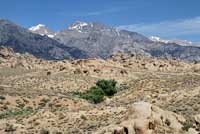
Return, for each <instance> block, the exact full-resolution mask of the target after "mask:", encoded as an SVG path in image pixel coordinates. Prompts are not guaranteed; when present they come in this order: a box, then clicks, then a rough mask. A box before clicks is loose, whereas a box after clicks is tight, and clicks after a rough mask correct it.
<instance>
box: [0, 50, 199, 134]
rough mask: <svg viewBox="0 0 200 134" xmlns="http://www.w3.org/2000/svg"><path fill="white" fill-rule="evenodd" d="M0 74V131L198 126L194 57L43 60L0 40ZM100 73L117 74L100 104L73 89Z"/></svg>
mask: <svg viewBox="0 0 200 134" xmlns="http://www.w3.org/2000/svg"><path fill="white" fill-rule="evenodd" d="M0 76H1V77H0V133H9V132H13V133H16V134H19V133H39V134H44V133H45V134H46V133H52V134H64V133H67V134H68V133H69V134H82V133H88V134H90V133H91V134H93V133H97V134H105V133H107V134H113V133H115V134H124V133H127V131H128V133H136V134H150V133H152V134H155V133H156V134H163V133H165V134H191V133H194V134H198V133H199V132H200V130H199V128H200V126H199V125H200V122H199V118H198V114H199V113H200V100H199V97H200V85H199V83H200V64H199V63H187V62H184V61H179V60H172V59H171V60H167V59H161V58H151V57H143V56H133V55H128V54H122V53H116V54H113V55H112V56H111V58H109V59H106V60H102V59H95V58H94V59H84V60H62V61H46V60H42V59H37V58H36V57H33V56H31V55H30V54H23V55H21V54H15V53H14V52H13V50H12V49H10V48H4V47H2V48H1V49H0ZM99 79H107V80H109V79H114V80H116V81H117V88H118V92H117V94H115V95H114V96H113V97H111V98H108V97H106V98H104V101H103V102H101V103H99V104H92V103H90V102H88V101H86V100H84V99H81V98H79V97H78V96H77V95H75V94H73V92H75V91H79V92H85V91H86V90H88V89H89V88H90V87H91V86H94V85H95V82H96V81H97V80H99ZM131 125H132V126H131ZM195 129H196V130H195Z"/></svg>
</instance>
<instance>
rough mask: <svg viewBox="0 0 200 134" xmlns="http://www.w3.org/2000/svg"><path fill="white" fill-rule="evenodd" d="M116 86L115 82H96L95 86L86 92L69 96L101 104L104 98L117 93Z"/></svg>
mask: <svg viewBox="0 0 200 134" xmlns="http://www.w3.org/2000/svg"><path fill="white" fill-rule="evenodd" d="M116 84H117V82H116V81H115V80H98V81H97V82H96V85H95V86H92V87H91V88H89V89H88V90H87V91H86V92H84V93H80V92H73V93H71V94H73V95H74V96H78V97H80V98H82V99H86V100H88V101H89V102H92V103H95V104H97V103H100V102H102V101H103V100H104V97H105V96H108V97H111V96H113V95H114V94H115V93H117V87H116Z"/></svg>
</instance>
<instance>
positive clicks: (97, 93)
mask: <svg viewBox="0 0 200 134" xmlns="http://www.w3.org/2000/svg"><path fill="white" fill-rule="evenodd" d="M103 97H104V92H103V90H102V89H101V88H99V87H97V86H93V87H91V88H90V89H89V90H88V91H86V92H85V93H83V94H82V95H81V98H83V99H86V100H89V101H90V102H93V103H95V104H96V103H100V102H101V101H103Z"/></svg>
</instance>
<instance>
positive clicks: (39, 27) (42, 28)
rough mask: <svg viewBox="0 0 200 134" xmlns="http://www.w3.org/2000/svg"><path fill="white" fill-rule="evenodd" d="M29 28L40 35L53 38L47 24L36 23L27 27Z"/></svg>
mask: <svg viewBox="0 0 200 134" xmlns="http://www.w3.org/2000/svg"><path fill="white" fill-rule="evenodd" d="M29 30H30V31H31V32H33V33H37V34H40V35H42V36H45V35H46V36H48V37H49V38H54V36H55V33H53V32H51V31H50V30H49V29H48V27H47V26H45V25H43V24H38V25H36V26H33V27H31V28H29Z"/></svg>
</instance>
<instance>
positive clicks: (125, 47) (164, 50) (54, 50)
mask: <svg viewBox="0 0 200 134" xmlns="http://www.w3.org/2000/svg"><path fill="white" fill-rule="evenodd" d="M0 45H3V46H8V47H11V48H13V49H14V51H16V52H19V53H25V52H28V53H31V54H33V55H34V56H36V57H39V58H44V59H58V60H60V59H66V58H74V59H77V58H108V57H110V56H111V55H112V54H113V53H116V52H119V51H120V52H123V53H129V54H132V55H144V56H155V57H166V58H176V59H183V60H190V61H200V47H198V46H192V45H191V46H190V45H181V43H177V42H165V41H158V40H153V39H152V38H148V37H145V36H144V35H141V34H139V33H136V32H130V31H127V30H121V29H118V28H114V27H110V26H107V25H104V24H101V23H96V22H90V23H86V22H80V21H76V22H75V23H73V24H72V25H70V26H69V27H67V28H66V29H63V30H61V31H58V32H52V31H51V30H49V28H48V27H46V26H45V25H42V24H39V25H37V26H33V27H31V28H29V29H25V28H23V27H21V26H18V25H16V24H14V23H12V22H10V21H8V20H0Z"/></svg>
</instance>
